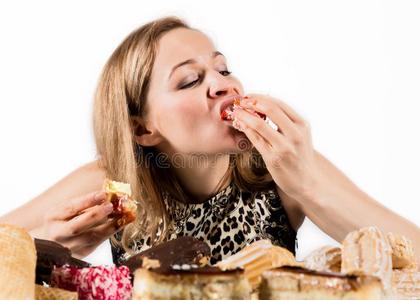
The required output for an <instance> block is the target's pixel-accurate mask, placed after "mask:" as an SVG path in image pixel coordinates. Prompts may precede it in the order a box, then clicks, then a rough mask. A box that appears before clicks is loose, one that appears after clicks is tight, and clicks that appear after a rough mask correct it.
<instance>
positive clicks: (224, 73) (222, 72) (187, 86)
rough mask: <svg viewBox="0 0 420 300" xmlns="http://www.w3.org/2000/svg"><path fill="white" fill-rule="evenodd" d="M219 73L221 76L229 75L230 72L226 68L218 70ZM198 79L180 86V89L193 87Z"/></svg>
mask: <svg viewBox="0 0 420 300" xmlns="http://www.w3.org/2000/svg"><path fill="white" fill-rule="evenodd" d="M219 73H220V74H222V75H223V76H229V75H230V74H232V72H230V71H228V70H224V71H220V72H219ZM199 81H200V78H198V79H196V80H194V81H191V82H190V83H187V84H185V85H183V86H181V87H180V89H187V88H190V87H193V86H194V85H195V84H196V83H197V82H199Z"/></svg>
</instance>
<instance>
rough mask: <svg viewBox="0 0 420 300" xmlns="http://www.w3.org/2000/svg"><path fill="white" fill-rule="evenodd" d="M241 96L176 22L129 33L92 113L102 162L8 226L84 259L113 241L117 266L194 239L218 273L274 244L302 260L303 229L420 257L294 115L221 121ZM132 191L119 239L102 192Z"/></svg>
mask: <svg viewBox="0 0 420 300" xmlns="http://www.w3.org/2000/svg"><path fill="white" fill-rule="evenodd" d="M237 95H240V96H245V95H244V90H243V87H242V85H241V84H240V82H239V81H238V79H236V78H235V77H234V76H233V75H232V74H231V73H230V72H229V70H228V68H227V63H226V59H225V57H224V56H223V54H221V53H220V52H218V51H217V49H215V47H214V45H213V43H212V42H211V40H209V38H208V37H207V36H206V35H204V34H203V33H202V32H200V31H198V30H196V29H193V28H190V27H189V26H188V25H187V24H186V23H185V22H183V21H182V20H180V19H178V18H174V17H168V18H162V19H158V20H155V21H153V22H150V23H148V24H145V25H144V26H142V27H140V28H139V29H137V30H136V31H134V32H132V33H131V34H130V35H129V36H128V37H127V38H126V39H125V40H124V41H123V42H122V43H121V45H120V46H119V47H118V48H117V49H116V50H115V51H114V53H113V54H112V56H111V57H110V59H109V61H108V62H107V64H106V65H105V68H104V70H103V73H102V76H101V78H100V81H99V84H98V88H97V92H96V96H95V107H94V132H95V139H96V145H97V150H98V160H97V161H94V162H92V163H90V164H88V165H85V166H83V167H81V168H79V169H77V170H76V171H74V172H73V173H71V174H69V175H68V176H67V177H65V178H64V179H62V180H61V181H60V182H58V183H57V184H55V185H54V186H53V187H51V188H50V189H49V190H47V191H46V192H44V193H43V194H41V195H40V196H38V197H36V198H35V199H33V200H32V201H30V202H29V203H27V204H25V205H23V206H22V207H20V208H18V209H16V210H14V211H12V212H10V213H9V214H7V215H5V216H3V217H2V218H1V219H0V222H5V223H14V224H18V225H20V226H23V227H24V228H26V229H27V230H28V231H30V233H31V234H32V235H33V236H34V237H38V238H44V239H50V240H55V241H57V242H60V243H61V244H63V245H65V246H67V247H69V248H70V249H71V250H72V251H73V253H74V254H75V255H76V256H77V257H84V256H86V255H88V254H89V253H90V252H92V251H93V250H94V249H95V248H96V247H97V246H98V245H99V244H100V243H101V242H102V241H104V240H105V239H107V238H109V237H110V236H112V241H113V243H112V251H113V258H114V262H115V263H123V262H124V260H125V259H127V258H128V257H129V256H130V255H131V254H133V253H136V252H138V251H141V250H144V249H146V248H148V247H150V246H151V245H153V244H156V243H159V242H161V241H163V240H167V239H173V238H176V237H177V236H182V235H192V236H195V237H197V238H199V239H201V240H204V241H206V242H207V243H208V244H209V246H210V247H211V251H212V256H213V257H212V259H211V262H212V263H214V262H217V261H218V260H220V259H222V258H223V257H226V256H229V255H231V254H233V253H236V252H237V251H239V250H240V249H242V248H243V247H244V246H245V245H246V244H247V243H250V242H252V241H254V240H257V239H261V238H268V239H270V240H271V241H272V242H273V243H274V244H276V245H281V246H283V247H286V248H288V249H289V250H290V251H292V252H294V251H295V239H296V232H297V230H298V229H299V226H300V225H301V224H302V222H303V220H304V217H305V216H307V217H308V218H310V219H311V220H312V221H313V222H314V223H315V224H316V225H317V226H319V227H320V228H321V229H322V230H323V231H325V232H326V233H327V234H329V235H330V236H331V237H332V238H334V239H335V240H337V241H341V240H342V239H343V238H344V237H345V235H346V234H347V233H348V232H350V231H352V230H355V229H358V228H360V227H364V226H369V225H376V226H378V227H379V228H380V229H382V230H383V231H385V232H387V231H393V232H395V233H399V234H403V235H405V236H407V237H409V238H410V239H412V240H413V242H414V245H415V248H416V252H417V253H420V234H419V229H418V228H417V226H416V225H415V224H413V223H411V222H409V221H407V220H405V219H404V218H402V217H400V216H398V215H397V214H395V213H393V212H392V211H390V210H388V209H387V208H385V207H384V206H382V205H381V204H380V203H378V202H377V201H375V200H374V199H372V198H371V197H369V196H368V195H367V194H366V193H364V192H363V191H361V190H360V189H359V188H358V187H357V186H356V185H355V184H354V183H352V182H351V181H350V180H349V179H348V178H347V177H346V176H345V175H344V174H343V173H342V172H341V171H340V170H338V169H337V168H336V167H335V166H333V165H332V164H331V163H330V162H329V161H328V160H327V159H326V158H324V157H323V156H322V155H321V154H320V153H318V152H317V151H316V150H315V149H313V146H312V142H311V134H310V128H309V124H308V123H307V122H306V121H305V120H304V119H302V117H301V116H299V115H298V114H297V113H296V112H295V111H294V110H293V109H292V108H291V107H289V106H288V105H287V104H286V103H284V102H282V101H280V100H278V99H274V98H272V97H269V96H265V95H257V94H249V95H246V96H247V97H245V98H246V99H245V100H246V101H248V104H247V107H248V108H250V109H252V110H255V111H258V112H260V113H263V114H266V115H267V116H268V117H269V118H270V119H271V120H272V121H273V122H274V123H275V124H276V125H277V127H278V130H277V131H276V130H273V128H272V127H270V126H269V125H268V124H267V123H265V122H264V121H263V120H262V119H261V118H259V117H258V116H256V115H255V114H251V113H250V112H248V111H247V110H243V109H242V110H237V111H235V113H234V114H235V119H236V121H235V127H236V128H238V129H239V130H236V129H235V128H233V126H232V125H233V124H232V123H231V122H226V121H222V120H221V119H220V113H221V111H222V110H223V108H224V107H225V106H226V105H228V104H231V102H232V99H233V98H232V97H235V96H237ZM106 177H108V178H112V179H113V180H118V181H124V182H128V183H130V184H131V186H132V189H133V195H134V198H135V199H138V200H139V203H140V204H139V207H138V218H137V220H136V221H135V222H134V223H132V224H129V225H128V226H126V227H125V228H124V229H123V230H120V229H119V228H116V227H115V225H114V223H113V222H112V221H111V220H108V219H107V215H108V214H109V213H110V212H111V210H112V207H110V205H109V204H106V203H104V202H103V200H104V194H103V193H102V192H101V191H100V190H101V188H102V182H103V180H104V179H105V178H106Z"/></svg>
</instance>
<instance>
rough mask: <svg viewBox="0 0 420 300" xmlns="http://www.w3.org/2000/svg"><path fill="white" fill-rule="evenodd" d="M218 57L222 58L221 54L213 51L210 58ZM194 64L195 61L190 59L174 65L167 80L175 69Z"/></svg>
mask: <svg viewBox="0 0 420 300" xmlns="http://www.w3.org/2000/svg"><path fill="white" fill-rule="evenodd" d="M219 55H222V56H224V55H223V54H222V53H221V52H219V51H214V52H213V53H212V54H211V57H212V58H215V57H216V56H219ZM195 63H197V61H196V60H195V59H192V58H191V59H187V60H184V61H183V62H180V63H179V64H176V65H175V66H174V67H173V68H172V70H171V73H169V76H168V79H169V78H171V76H172V74H173V73H174V71H175V70H176V69H177V68H179V67H181V66H184V65H188V64H195Z"/></svg>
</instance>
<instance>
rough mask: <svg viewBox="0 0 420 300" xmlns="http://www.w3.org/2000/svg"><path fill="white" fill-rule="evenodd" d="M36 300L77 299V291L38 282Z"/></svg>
mask: <svg viewBox="0 0 420 300" xmlns="http://www.w3.org/2000/svg"><path fill="white" fill-rule="evenodd" d="M35 300H77V293H76V292H69V291H66V290H62V289H57V288H51V287H46V286H42V285H38V284H37V285H35Z"/></svg>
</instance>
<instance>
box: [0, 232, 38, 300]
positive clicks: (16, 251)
mask: <svg viewBox="0 0 420 300" xmlns="http://www.w3.org/2000/svg"><path fill="white" fill-rule="evenodd" d="M0 258H1V263H0V299H34V297H35V266H36V251H35V245H34V241H33V240H32V238H31V236H30V235H29V234H28V233H27V232H26V231H25V230H24V229H22V228H20V227H17V226H13V225H8V224H0Z"/></svg>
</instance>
